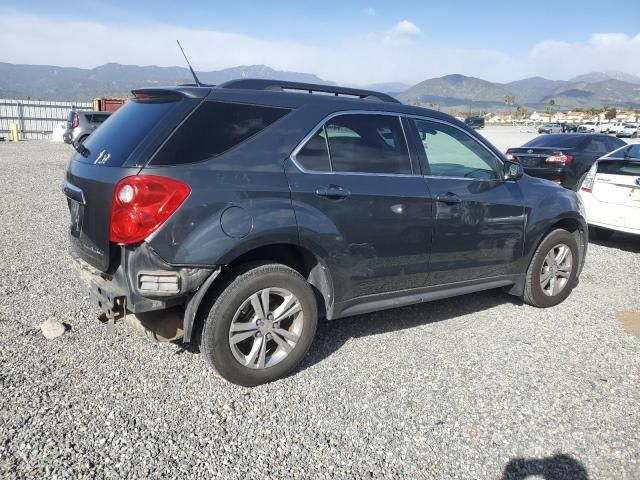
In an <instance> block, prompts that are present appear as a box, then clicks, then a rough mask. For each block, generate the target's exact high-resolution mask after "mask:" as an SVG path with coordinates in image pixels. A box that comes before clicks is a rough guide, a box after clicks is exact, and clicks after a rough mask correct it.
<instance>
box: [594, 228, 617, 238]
mask: <svg viewBox="0 0 640 480" xmlns="http://www.w3.org/2000/svg"><path fill="white" fill-rule="evenodd" d="M611 235H613V230H609V229H608V228H601V227H593V226H591V227H589V237H590V238H593V239H594V240H609V239H610V238H611Z"/></svg>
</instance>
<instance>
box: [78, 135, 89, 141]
mask: <svg viewBox="0 0 640 480" xmlns="http://www.w3.org/2000/svg"><path fill="white" fill-rule="evenodd" d="M87 138H89V135H83V136H81V137H80V138H79V139H78V143H84V142H85V140H86V139H87Z"/></svg>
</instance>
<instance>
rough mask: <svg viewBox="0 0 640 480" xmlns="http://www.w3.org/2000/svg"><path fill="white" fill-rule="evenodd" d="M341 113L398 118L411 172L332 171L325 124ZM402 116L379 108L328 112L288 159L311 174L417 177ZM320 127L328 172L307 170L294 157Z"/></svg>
mask: <svg viewBox="0 0 640 480" xmlns="http://www.w3.org/2000/svg"><path fill="white" fill-rule="evenodd" d="M341 115H384V116H387V117H396V118H397V119H398V122H399V123H400V128H401V129H402V134H403V135H404V142H405V145H406V146H407V156H408V157H409V165H410V167H411V173H370V172H336V171H334V170H333V159H332V158H331V149H330V148H329V137H328V135H327V133H326V128H325V125H326V124H327V122H328V121H329V120H331V119H332V118H335V117H338V116H341ZM402 117H406V115H405V114H402V113H398V112H386V111H381V110H342V111H338V112H333V113H330V114H329V115H327V116H325V117H324V118H323V119H322V120H321V121H320V122H318V124H317V125H316V126H315V127H313V128H312V129H311V131H310V132H309V133H308V134H307V135H305V136H304V138H303V139H302V140H301V141H300V143H298V145H297V146H296V148H294V149H293V152H291V154H290V155H289V159H291V161H292V162H293V164H294V165H295V166H296V168H297V169H298V170H300V171H301V172H302V173H306V174H312V175H359V176H363V175H368V176H373V177H419V176H420V175H419V174H416V173H415V171H414V169H413V159H412V157H411V147H410V146H409V142H408V139H407V134H406V132H405V130H404V125H403V124H402ZM321 129H322V130H324V131H325V135H324V140H325V143H326V145H327V153H328V155H329V168H331V171H330V172H325V171H322V170H307V169H306V168H304V167H303V166H302V165H300V163H298V161H297V159H296V156H297V155H298V153H300V150H302V149H303V148H304V146H305V145H306V144H307V142H308V141H309V140H311V138H313V136H314V135H316V134H317V133H318V132H319V131H320V130H321Z"/></svg>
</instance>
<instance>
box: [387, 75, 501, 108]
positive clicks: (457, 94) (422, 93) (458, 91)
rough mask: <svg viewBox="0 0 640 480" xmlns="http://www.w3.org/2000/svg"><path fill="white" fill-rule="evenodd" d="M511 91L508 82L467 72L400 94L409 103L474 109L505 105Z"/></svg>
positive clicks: (435, 79)
mask: <svg viewBox="0 0 640 480" xmlns="http://www.w3.org/2000/svg"><path fill="white" fill-rule="evenodd" d="M509 94H510V92H509V91H508V90H507V89H506V88H505V86H504V85H500V84H497V83H492V82H488V81H486V80H481V79H479V78H474V77H466V76H464V75H446V76H444V77H440V78H431V79H429V80H425V81H423V82H420V83H418V84H417V85H414V86H413V87H411V88H409V89H408V90H406V91H404V92H402V93H401V94H399V95H397V98H398V99H399V100H401V101H402V102H405V103H415V102H419V103H420V104H421V105H428V104H430V103H435V104H439V105H441V106H447V107H459V106H468V107H470V109H474V108H489V107H490V106H492V105H495V104H502V105H504V97H505V96H506V95H509Z"/></svg>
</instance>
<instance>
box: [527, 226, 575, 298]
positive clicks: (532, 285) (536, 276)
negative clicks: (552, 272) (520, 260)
mask: <svg viewBox="0 0 640 480" xmlns="http://www.w3.org/2000/svg"><path fill="white" fill-rule="evenodd" d="M560 244H563V245H566V246H567V247H569V250H570V251H571V255H572V262H573V266H572V268H571V273H570V274H569V278H568V279H567V282H566V284H565V285H564V287H563V288H562V289H561V290H560V291H559V292H558V293H557V294H555V295H547V294H545V293H544V291H543V288H542V286H541V285H540V280H541V274H542V268H543V265H544V262H545V257H546V256H547V254H549V253H550V251H551V250H552V249H553V248H554V247H556V246H557V245H560ZM579 261H580V257H579V249H578V243H577V242H576V239H575V237H574V236H573V235H572V234H571V233H569V232H567V231H566V230H563V229H556V230H553V231H552V232H551V233H549V234H548V235H547V236H546V237H545V238H544V239H543V240H542V242H540V245H538V248H537V249H536V251H535V253H534V254H533V258H532V259H531V263H530V264H529V268H528V269H527V277H526V283H525V289H524V295H523V300H524V301H525V302H526V303H528V304H529V305H533V306H534V307H539V308H547V307H553V306H555V305H558V304H559V303H562V302H563V301H564V300H565V299H566V298H567V297H568V296H569V294H570V293H571V291H572V290H573V288H574V287H575V286H576V279H577V276H578V269H579Z"/></svg>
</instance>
